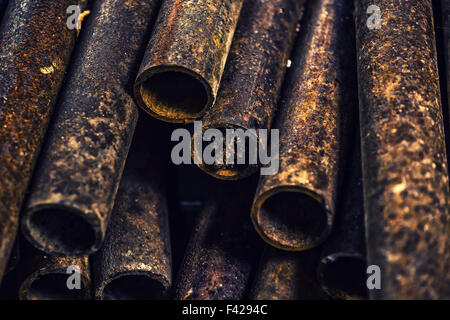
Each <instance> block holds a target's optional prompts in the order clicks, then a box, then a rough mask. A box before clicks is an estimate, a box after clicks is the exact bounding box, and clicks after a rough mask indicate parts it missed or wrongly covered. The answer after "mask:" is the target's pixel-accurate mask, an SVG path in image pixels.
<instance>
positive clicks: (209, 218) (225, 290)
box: [175, 181, 262, 300]
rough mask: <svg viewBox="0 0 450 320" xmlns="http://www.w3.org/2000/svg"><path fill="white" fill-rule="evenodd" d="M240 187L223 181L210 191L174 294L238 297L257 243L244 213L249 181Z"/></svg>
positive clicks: (180, 296)
mask: <svg viewBox="0 0 450 320" xmlns="http://www.w3.org/2000/svg"><path fill="white" fill-rule="evenodd" d="M217 182H218V183H219V181H217ZM220 183H224V182H220ZM245 183H246V184H247V182H245ZM245 187H246V188H243V187H242V185H241V186H239V185H236V184H233V185H229V184H228V183H227V184H224V185H221V186H220V187H217V188H216V189H214V191H212V197H211V199H209V200H208V201H207V202H206V204H205V206H204V208H203V211H202V212H201V214H200V216H199V217H198V221H197V223H196V226H195V227H194V231H193V234H192V237H191V240H190V242H189V245H188V249H187V251H186V254H185V258H184V262H183V263H182V266H181V268H180V272H179V276H178V279H177V283H176V287H175V297H176V298H177V299H182V300H191V299H194V300H211V299H212V300H230V299H232V300H237V299H242V298H244V296H245V294H246V292H247V289H248V286H249V285H250V283H249V282H250V276H251V274H252V270H253V268H254V267H255V265H256V263H257V262H258V258H259V252H260V250H261V244H262V241H260V240H259V239H258V236H257V235H256V233H255V232H254V231H253V230H252V226H251V224H250V221H248V216H246V214H245V213H246V212H247V211H246V210H248V209H249V207H250V201H249V199H251V192H250V191H251V190H254V186H253V185H250V186H249V185H248V184H247V185H246V186H245Z"/></svg>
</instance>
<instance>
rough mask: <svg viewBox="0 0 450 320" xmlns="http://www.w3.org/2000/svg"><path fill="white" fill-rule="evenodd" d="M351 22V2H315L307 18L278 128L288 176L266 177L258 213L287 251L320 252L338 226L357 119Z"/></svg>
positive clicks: (257, 221)
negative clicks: (351, 125)
mask: <svg viewBox="0 0 450 320" xmlns="http://www.w3.org/2000/svg"><path fill="white" fill-rule="evenodd" d="M351 15H352V6H351V3H350V2H349V1H337V0H320V1H310V2H309V5H308V6H307V9H306V11H305V18H304V20H303V21H304V25H303V26H301V30H300V32H301V35H300V39H299V40H298V44H297V46H296V49H295V50H294V55H293V63H292V69H291V70H290V74H289V75H288V79H287V81H286V83H285V86H286V92H285V96H284V99H283V102H282V105H281V107H280V111H279V113H280V114H279V116H278V119H277V122H276V124H275V127H276V128H279V130H280V141H279V158H280V169H279V171H278V173H276V174H274V175H267V176H262V177H261V179H260V182H259V186H258V190H257V192H256V195H255V200H254V203H253V208H252V213H251V216H252V220H253V224H254V226H255V228H256V230H257V231H258V233H259V234H260V235H261V237H262V238H263V239H264V240H265V241H266V242H268V243H269V244H271V245H273V246H275V247H278V248H280V249H284V250H294V251H300V250H306V249H310V248H313V247H315V246H317V245H319V244H320V243H321V242H323V241H324V240H325V239H326V238H327V236H328V235H329V233H330V230H331V227H332V225H333V221H334V215H335V209H336V193H337V189H338V186H339V183H338V182H339V175H340V171H341V170H340V168H341V167H342V166H343V155H344V153H345V149H346V148H345V144H346V143H345V141H346V138H347V136H348V134H347V128H346V126H347V125H346V123H347V122H348V121H349V120H350V118H351V116H352V115H353V113H356V97H357V95H356V72H353V70H354V68H353V65H354V62H355V58H354V45H353V44H354V34H353V33H352V30H353V22H352V19H351ZM353 84H354V85H353ZM272 143H274V142H273V141H272Z"/></svg>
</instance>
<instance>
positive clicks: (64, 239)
mask: <svg viewBox="0 0 450 320" xmlns="http://www.w3.org/2000/svg"><path fill="white" fill-rule="evenodd" d="M21 227H22V234H23V235H24V236H25V238H26V239H27V240H28V241H29V242H30V243H31V244H32V245H33V246H34V247H35V248H36V249H38V250H40V251H43V252H46V253H48V254H51V255H54V256H70V257H84V256H86V255H90V254H93V253H95V252H96V251H97V250H98V249H99V248H100V247H101V245H102V243H103V239H104V232H103V231H102V227H101V221H100V220H99V219H97V218H90V217H88V216H87V215H86V214H85V213H84V212H83V211H81V210H78V209H76V208H74V207H72V206H67V205H64V204H48V203H46V204H39V205H35V206H32V207H29V208H27V209H26V210H25V213H24V215H23V218H22V224H21Z"/></svg>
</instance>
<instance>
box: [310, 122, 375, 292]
mask: <svg viewBox="0 0 450 320" xmlns="http://www.w3.org/2000/svg"><path fill="white" fill-rule="evenodd" d="M355 129H356V130H354V133H355V134H354V143H353V146H352V148H351V152H350V155H349V158H350V159H349V161H348V162H347V166H346V169H345V173H344V183H343V188H342V191H341V192H340V197H341V198H342V200H341V204H340V205H339V208H338V211H337V218H336V223H335V226H334V229H333V231H332V233H331V235H330V237H329V238H328V240H327V241H326V242H325V244H324V246H323V247H324V248H323V251H322V256H321V259H320V263H319V266H318V272H317V273H318V278H319V281H320V283H321V285H322V287H323V289H324V290H325V292H327V294H328V295H329V296H331V297H333V298H336V299H363V298H367V287H366V279H367V274H366V247H365V238H364V236H365V232H364V200H363V190H362V173H361V143H360V137H359V127H357V128H355Z"/></svg>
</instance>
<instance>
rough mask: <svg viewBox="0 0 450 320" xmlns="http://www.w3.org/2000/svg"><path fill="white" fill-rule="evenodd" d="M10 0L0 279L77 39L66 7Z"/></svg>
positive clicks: (3, 72)
mask: <svg viewBox="0 0 450 320" xmlns="http://www.w3.org/2000/svg"><path fill="white" fill-rule="evenodd" d="M77 3H78V4H80V5H82V6H84V4H85V1H70V0H42V1H34V0H11V1H10V3H9V5H8V7H7V12H6V13H5V15H4V17H3V20H2V24H1V29H0V128H1V130H0V281H1V278H2V276H3V272H4V270H5V267H6V263H7V261H8V257H9V255H10V253H11V249H12V247H13V244H14V239H15V236H16V232H17V228H18V224H19V222H18V219H19V211H20V208H21V206H22V202H23V199H24V196H25V191H26V189H27V186H28V184H29V181H30V178H31V174H32V171H33V168H34V165H35V162H36V158H37V156H38V153H39V150H40V148H41V144H42V141H43V139H44V135H45V131H46V130H47V126H48V122H49V119H50V114H51V112H52V110H53V105H54V103H55V100H56V97H57V94H58V91H59V88H60V86H61V83H62V81H63V76H64V72H65V70H66V66H67V64H68V61H69V58H70V55H71V52H72V49H73V46H74V44H75V40H76V31H75V30H73V31H72V30H69V29H68V27H67V24H66V21H67V13H66V10H67V7H68V6H69V5H72V4H77Z"/></svg>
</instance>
